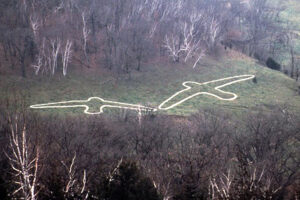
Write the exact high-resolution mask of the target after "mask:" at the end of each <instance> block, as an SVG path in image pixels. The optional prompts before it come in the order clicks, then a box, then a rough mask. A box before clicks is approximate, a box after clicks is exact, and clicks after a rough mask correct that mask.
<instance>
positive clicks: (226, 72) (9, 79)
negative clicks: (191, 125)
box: [0, 51, 300, 115]
mask: <svg viewBox="0 0 300 200" xmlns="http://www.w3.org/2000/svg"><path fill="white" fill-rule="evenodd" d="M227 54H230V55H225V56H223V57H222V58H220V59H217V60H216V59H213V58H208V57H207V58H205V59H204V60H202V61H201V63H200V64H199V65H198V66H197V67H196V68H195V69H192V67H191V66H188V65H185V64H174V63H171V62H165V64H161V63H160V64H157V63H152V64H147V66H144V67H143V68H142V71H141V72H132V74H131V75H130V77H129V76H128V75H121V76H119V78H116V77H117V76H115V75H113V74H111V72H109V71H101V72H100V71H97V70H93V69H82V68H78V69H77V70H74V72H73V73H72V74H70V75H69V76H67V77H62V76H54V77H49V78H45V77H35V76H32V77H31V78H26V79H23V78H20V77H19V76H14V75H1V76H0V85H1V88H3V90H1V99H2V100H3V99H4V98H5V97H6V96H7V94H9V95H10V96H12V94H13V93H17V94H20V93H22V94H23V95H25V97H26V98H25V99H26V101H25V102H26V106H28V107H29V106H30V105H32V104H42V103H49V102H58V101H69V100H85V99H88V98H89V97H93V96H97V97H101V98H104V99H105V100H112V101H119V102H125V103H131V104H141V105H145V106H151V107H153V108H157V107H158V106H159V105H160V104H161V103H162V102H163V101H165V100H166V99H167V98H169V97H170V96H171V95H173V94H174V93H175V92H178V91H180V90H182V89H184V87H183V86H182V83H183V82H185V81H195V82H199V83H202V82H206V81H211V80H216V79H221V78H226V77H231V76H238V75H244V74H251V75H255V76H256V83H255V81H252V80H248V81H244V82H240V83H236V84H233V85H230V86H227V87H225V88H224V90H225V91H229V92H233V93H236V94H237V95H238V98H237V99H236V100H235V101H220V100H218V99H217V98H215V97H211V96H208V95H199V96H197V97H194V98H192V99H190V100H188V101H186V102H184V103H182V104H180V105H178V106H176V107H174V108H173V109H170V110H168V111H159V112H161V113H167V114H171V115H189V114H192V113H195V112H197V111H198V110H199V109H206V108H214V109H225V110H227V109H229V110H230V111H233V113H244V112H247V111H254V110H260V109H263V110H266V111H268V110H272V108H274V107H276V106H281V107H285V106H287V107H289V108H290V110H291V111H295V112H298V111H300V96H299V94H298V92H299V91H298V88H297V84H296V82H295V81H294V80H292V79H290V78H289V77H288V76H286V75H284V74H282V73H280V72H277V71H274V70H270V69H268V68H266V67H264V66H262V65H260V64H258V63H256V62H255V60H253V59H251V58H248V57H245V56H242V55H240V54H238V53H236V52H233V51H232V52H230V53H227ZM234 54H237V55H234ZM233 55H234V56H233ZM170 72H171V73H170ZM6 91H7V92H8V93H7V92H6ZM83 110H84V109H83V108H65V109H41V110H35V111H36V112H42V113H59V114H76V115H77V114H81V113H83ZM111 110H112V109H106V110H105V113H109V112H111Z"/></svg>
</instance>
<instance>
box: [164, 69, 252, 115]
mask: <svg viewBox="0 0 300 200" xmlns="http://www.w3.org/2000/svg"><path fill="white" fill-rule="evenodd" d="M243 77H245V78H243ZM233 78H242V79H238V80H235V81H231V82H228V83H225V84H223V85H219V86H217V87H214V89H215V90H217V91H219V92H221V93H224V94H229V95H232V96H233V97H232V98H222V97H220V96H217V95H215V94H213V93H210V92H197V93H195V94H193V95H190V96H188V97H186V98H184V99H182V100H180V101H178V102H176V103H174V104H173V105H171V106H169V107H167V108H163V106H164V104H166V103H168V102H169V101H170V100H171V99H173V98H174V97H175V96H177V95H179V94H181V93H183V92H185V91H188V90H190V89H191V87H190V86H188V85H186V84H188V83H192V84H197V85H206V84H209V83H215V82H219V81H225V80H230V79H233ZM253 78H255V75H239V76H232V77H227V78H223V79H217V80H213V81H208V82H204V83H198V82H193V81H186V82H184V83H182V85H183V86H184V87H185V89H183V90H180V91H179V92H176V93H175V94H173V95H172V96H171V97H169V98H168V99H167V100H165V101H164V102H162V103H161V104H160V105H159V106H158V109H160V110H169V109H172V108H174V107H176V106H178V105H180V104H182V103H183V102H185V101H187V100H189V99H191V98H193V97H195V96H198V95H200V94H206V95H210V96H213V97H216V98H217V99H219V100H222V101H233V100H235V99H236V98H237V97H238V96H237V94H235V93H232V92H226V91H224V90H221V88H223V87H225V86H228V85H232V84H234V83H238V82H242V81H246V80H250V79H253Z"/></svg>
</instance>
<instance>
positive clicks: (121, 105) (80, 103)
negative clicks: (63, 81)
mask: <svg viewBox="0 0 300 200" xmlns="http://www.w3.org/2000/svg"><path fill="white" fill-rule="evenodd" d="M244 77H245V78H244ZM234 78H241V79H238V80H235V81H230V82H228V83H225V84H223V85H219V86H216V87H214V89H215V90H217V91H219V92H221V93H223V94H229V95H232V96H233V97H232V98H222V97H220V96H218V95H215V94H213V93H210V92H197V93H195V94H193V95H190V96H188V97H186V98H184V99H182V100H180V101H178V102H176V103H174V104H173V105H171V106H169V107H167V108H163V106H164V105H165V104H166V103H168V102H169V101H170V100H171V99H173V98H174V97H176V96H177V95H179V94H181V93H183V92H186V91H188V90H190V89H191V88H192V87H190V86H188V85H187V84H188V83H192V84H197V85H206V84H210V83H216V82H219V81H225V80H230V79H234ZM253 78H255V75H239V76H232V77H227V78H223V79H217V80H212V81H208V82H204V83H198V82H193V81H186V82H183V83H182V85H183V86H184V87H185V89H183V90H180V91H179V92H176V93H175V94H173V95H172V96H171V97H169V98H168V99H166V100H165V101H163V102H162V103H161V104H160V105H159V106H158V109H160V110H169V109H172V108H174V107H176V106H178V105H180V104H182V103H184V102H185V101H187V100H189V99H191V98H193V97H196V96H198V95H200V94H206V95H210V96H213V97H216V98H217V99H219V100H222V101H233V100H235V99H236V98H237V97H238V96H237V94H235V93H232V92H226V91H224V90H221V88H223V87H226V86H228V85H232V84H234V83H238V82H242V81H246V80H250V79H253ZM92 99H98V100H100V101H102V102H103V103H107V104H106V105H102V106H100V107H99V112H89V106H88V105H86V104H84V103H87V102H89V101H91V100H92ZM69 103H75V104H76V103H78V105H58V104H69ZM109 104H115V105H109ZM80 107H82V108H85V109H84V113H85V114H88V115H97V114H101V113H103V112H104V111H103V109H104V108H106V107H107V108H120V109H130V110H136V111H139V112H140V111H149V110H152V111H154V112H155V111H157V110H158V109H156V108H150V107H146V106H141V105H136V104H129V103H121V102H117V101H108V100H104V99H102V98H100V97H90V98H88V99H87V100H71V101H61V102H53V103H45V104H36V105H31V106H30V108H33V109H43V108H80Z"/></svg>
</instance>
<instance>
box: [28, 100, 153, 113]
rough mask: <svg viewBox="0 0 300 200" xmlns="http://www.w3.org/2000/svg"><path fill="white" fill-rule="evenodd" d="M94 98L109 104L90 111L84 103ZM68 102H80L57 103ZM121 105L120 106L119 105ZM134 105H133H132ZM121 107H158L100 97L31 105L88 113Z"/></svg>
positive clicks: (147, 108)
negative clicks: (80, 110) (80, 109)
mask: <svg viewBox="0 0 300 200" xmlns="http://www.w3.org/2000/svg"><path fill="white" fill-rule="evenodd" d="M92 99H98V100H100V101H102V102H104V103H108V104H107V105H102V106H100V107H99V112H89V109H90V107H89V106H88V105H85V104H84V103H87V102H89V101H91V100H92ZM68 103H78V105H65V106H64V105H57V104H68ZM109 104H116V105H109ZM118 105H120V106H118ZM131 106H132V107H131ZM106 107H107V108H121V109H129V110H136V111H149V110H152V111H154V112H155V111H156V110H157V109H154V108H150V107H146V106H141V105H136V104H128V103H121V102H117V101H107V100H104V99H102V98H100V97H90V98H88V99H87V100H71V101H60V102H53V103H45V104H36V105H31V106H30V108H33V109H43V108H85V109H84V113H85V114H88V115H97V114H101V113H103V112H104V111H103V109H104V108H106Z"/></svg>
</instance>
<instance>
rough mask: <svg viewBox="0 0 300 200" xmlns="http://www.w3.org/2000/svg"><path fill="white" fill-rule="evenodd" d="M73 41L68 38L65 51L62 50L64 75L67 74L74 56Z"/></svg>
mask: <svg viewBox="0 0 300 200" xmlns="http://www.w3.org/2000/svg"><path fill="white" fill-rule="evenodd" d="M72 44H73V43H72V41H70V40H67V43H66V46H65V49H64V51H63V52H62V61H63V75H64V76H66V75H67V69H68V65H69V62H70V59H71V57H72V50H71V48H72Z"/></svg>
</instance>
